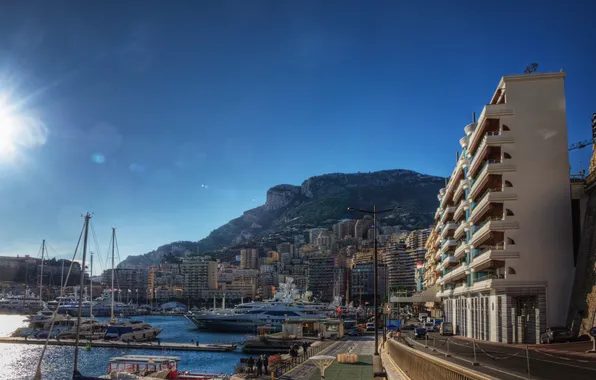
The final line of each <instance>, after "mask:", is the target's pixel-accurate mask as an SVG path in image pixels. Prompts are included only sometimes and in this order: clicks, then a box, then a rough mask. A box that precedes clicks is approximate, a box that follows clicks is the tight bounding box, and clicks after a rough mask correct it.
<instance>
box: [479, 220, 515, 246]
mask: <svg viewBox="0 0 596 380" xmlns="http://www.w3.org/2000/svg"><path fill="white" fill-rule="evenodd" d="M517 228H519V226H518V223H517V221H516V220H513V219H505V218H488V219H486V220H484V221H483V222H482V223H480V224H479V225H478V226H474V228H473V230H472V231H473V232H472V238H471V239H470V242H469V244H470V245H471V246H474V247H478V246H479V245H480V244H481V243H482V242H484V241H485V240H486V239H487V238H488V237H489V236H490V232H492V231H495V232H496V231H499V232H502V231H506V230H512V229H517Z"/></svg>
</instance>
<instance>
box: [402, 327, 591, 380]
mask: <svg viewBox="0 0 596 380" xmlns="http://www.w3.org/2000/svg"><path fill="white" fill-rule="evenodd" d="M404 335H407V336H408V337H410V340H409V341H410V342H411V343H412V344H413V346H414V347H415V348H416V349H419V350H421V351H424V352H426V353H429V354H433V355H436V356H438V357H441V358H443V359H446V360H449V361H451V362H453V363H455V364H459V365H463V366H465V367H468V368H471V369H474V370H477V371H480V372H484V373H486V374H488V375H490V376H493V377H496V378H499V379H528V378H531V379H557V380H558V379H574V380H576V379H577V380H593V379H596V356H595V357H594V358H583V357H582V358H579V357H577V356H575V357H574V356H570V355H564V354H559V353H556V354H555V353H551V352H540V351H536V350H532V349H530V350H528V354H529V367H530V376H528V359H527V356H526V350H525V349H524V348H519V347H515V346H511V347H508V346H501V345H493V344H487V343H480V342H478V341H477V342H476V344H477V346H476V362H478V363H479V364H480V366H473V365H472V363H473V362H474V350H473V345H472V342H471V341H468V340H464V339H458V338H457V337H455V338H451V339H449V352H450V354H451V355H452V357H450V358H447V357H445V355H444V353H446V352H447V341H446V340H447V337H443V336H441V335H439V334H438V333H429V338H428V346H429V348H424V345H425V341H424V340H417V341H414V339H412V337H413V332H412V331H407V332H406V331H404ZM433 338H434V339H435V340H434V345H435V347H436V349H437V352H433V351H431V349H432V348H433Z"/></svg>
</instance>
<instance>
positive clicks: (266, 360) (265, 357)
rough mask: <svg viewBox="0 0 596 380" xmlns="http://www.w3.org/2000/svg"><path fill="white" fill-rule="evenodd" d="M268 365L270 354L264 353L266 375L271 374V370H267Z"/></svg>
mask: <svg viewBox="0 0 596 380" xmlns="http://www.w3.org/2000/svg"><path fill="white" fill-rule="evenodd" d="M268 366H269V355H267V354H265V355H263V368H264V369H265V375H268V374H269V372H268V370H267V367H268Z"/></svg>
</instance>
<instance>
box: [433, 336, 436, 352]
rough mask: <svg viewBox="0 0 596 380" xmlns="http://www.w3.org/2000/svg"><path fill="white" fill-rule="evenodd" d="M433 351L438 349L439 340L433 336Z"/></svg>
mask: <svg viewBox="0 0 596 380" xmlns="http://www.w3.org/2000/svg"><path fill="white" fill-rule="evenodd" d="M432 350H433V351H437V340H436V339H435V338H434V337H433V348H432Z"/></svg>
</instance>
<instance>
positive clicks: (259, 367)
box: [257, 356, 263, 376]
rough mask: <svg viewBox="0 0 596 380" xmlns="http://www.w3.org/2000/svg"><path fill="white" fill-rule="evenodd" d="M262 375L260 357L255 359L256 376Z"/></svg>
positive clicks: (261, 360)
mask: <svg viewBox="0 0 596 380" xmlns="http://www.w3.org/2000/svg"><path fill="white" fill-rule="evenodd" d="M262 375H263V359H262V358H261V356H259V357H258V358H257V376H262Z"/></svg>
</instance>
